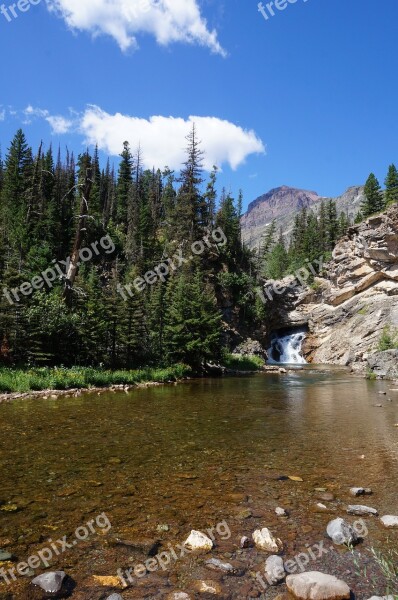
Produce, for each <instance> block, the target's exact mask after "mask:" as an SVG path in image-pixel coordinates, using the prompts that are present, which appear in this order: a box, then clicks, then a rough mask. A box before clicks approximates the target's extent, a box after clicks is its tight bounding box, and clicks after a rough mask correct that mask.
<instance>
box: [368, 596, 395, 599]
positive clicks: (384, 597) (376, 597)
mask: <svg viewBox="0 0 398 600" xmlns="http://www.w3.org/2000/svg"><path fill="white" fill-rule="evenodd" d="M369 600H394V596H392V595H391V596H372V597H371V598H369Z"/></svg>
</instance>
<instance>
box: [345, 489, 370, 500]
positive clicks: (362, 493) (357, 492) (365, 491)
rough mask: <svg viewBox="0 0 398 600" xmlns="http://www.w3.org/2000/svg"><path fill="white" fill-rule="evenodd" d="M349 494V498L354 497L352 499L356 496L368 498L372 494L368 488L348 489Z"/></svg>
mask: <svg viewBox="0 0 398 600" xmlns="http://www.w3.org/2000/svg"><path fill="white" fill-rule="evenodd" d="M350 494H351V496H354V498H356V497H358V496H367V495H369V496H370V495H371V494H373V492H372V490H371V489H370V488H363V487H352V488H350Z"/></svg>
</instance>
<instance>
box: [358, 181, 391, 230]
mask: <svg viewBox="0 0 398 600" xmlns="http://www.w3.org/2000/svg"><path fill="white" fill-rule="evenodd" d="M384 207H385V202H384V198H383V194H382V191H381V187H380V183H379V182H378V180H377V178H376V176H375V175H374V173H371V174H370V175H369V177H368V179H367V181H366V184H365V200H364V201H363V202H362V204H361V214H362V216H363V218H364V219H367V218H368V217H370V216H371V215H374V214H375V213H377V212H379V211H381V210H383V208H384Z"/></svg>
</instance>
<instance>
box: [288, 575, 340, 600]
mask: <svg viewBox="0 0 398 600" xmlns="http://www.w3.org/2000/svg"><path fill="white" fill-rule="evenodd" d="M286 585H287V588H288V590H289V592H290V593H291V594H293V596H295V598H298V599H299V600H349V598H350V596H351V592H350V588H349V587H348V585H347V584H346V583H345V582H344V581H341V580H340V579H337V577H334V575H326V574H325V573H320V572H318V571H310V572H308V573H300V574H298V575H288V576H287V578H286Z"/></svg>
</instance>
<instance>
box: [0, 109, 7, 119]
mask: <svg viewBox="0 0 398 600" xmlns="http://www.w3.org/2000/svg"><path fill="white" fill-rule="evenodd" d="M5 118H6V111H5V108H2V107H1V106H0V121H4V120H5Z"/></svg>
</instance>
